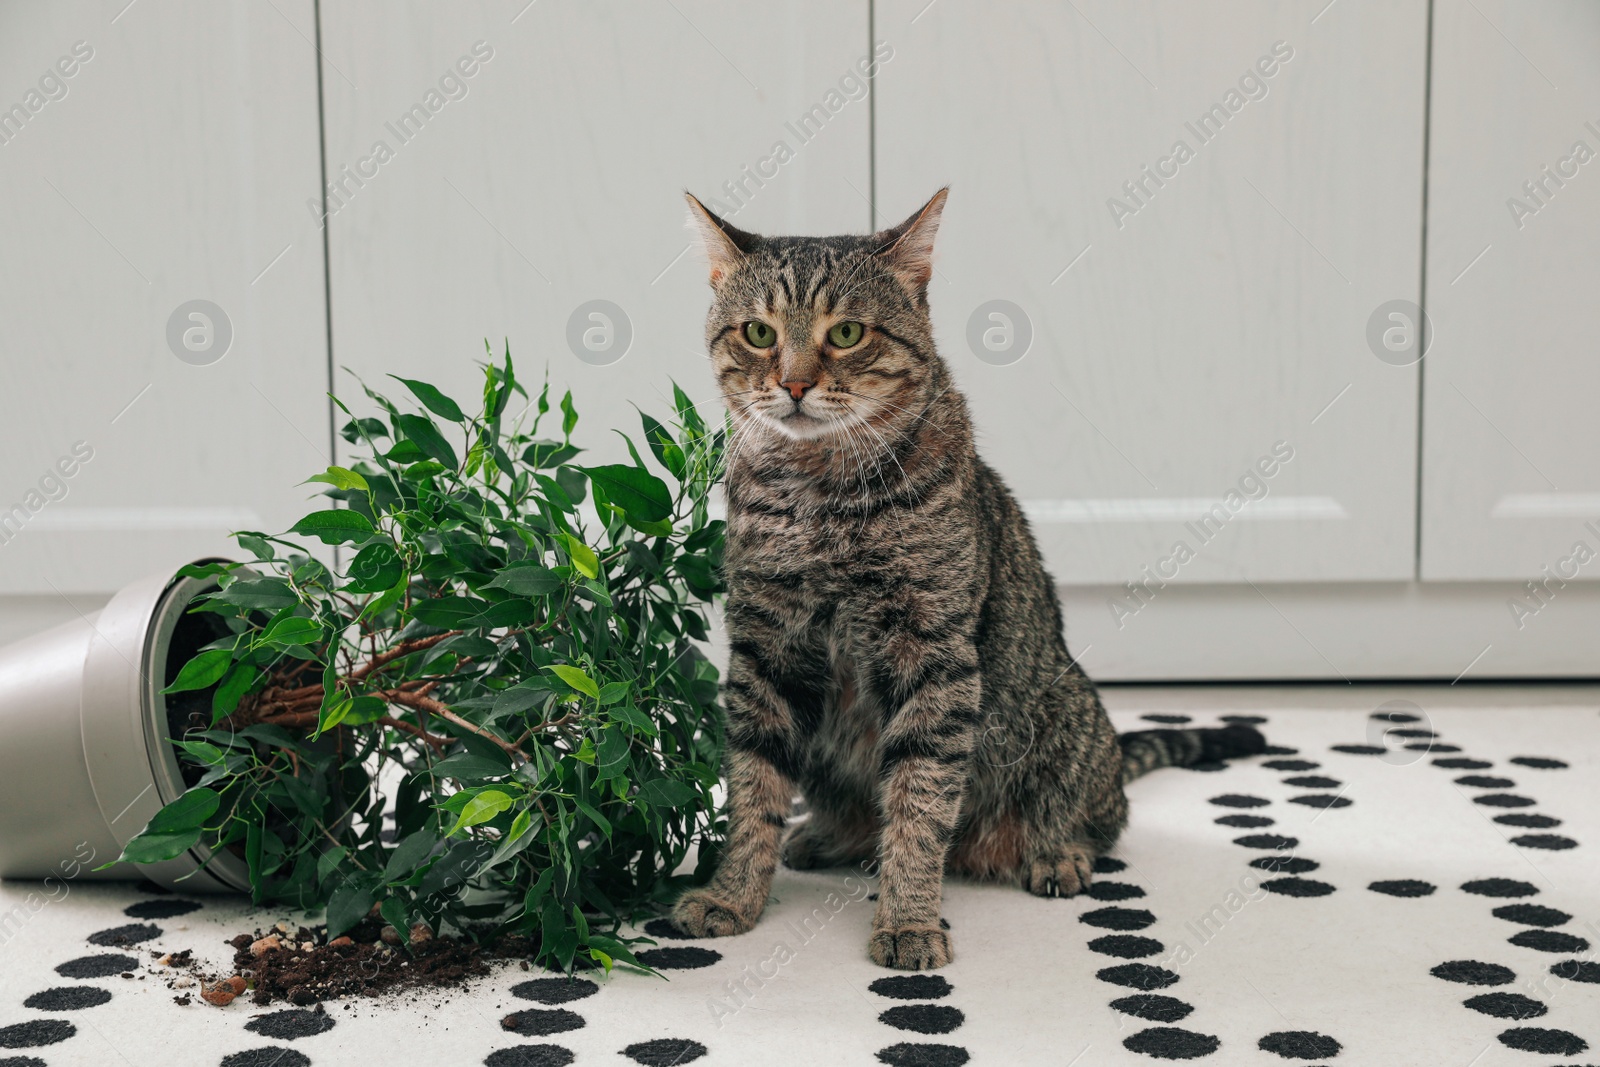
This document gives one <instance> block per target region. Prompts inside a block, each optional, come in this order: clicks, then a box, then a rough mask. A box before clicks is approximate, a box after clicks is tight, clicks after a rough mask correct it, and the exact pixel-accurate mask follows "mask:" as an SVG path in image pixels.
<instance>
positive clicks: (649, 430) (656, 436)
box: [639, 411, 689, 482]
mask: <svg viewBox="0 0 1600 1067" xmlns="http://www.w3.org/2000/svg"><path fill="white" fill-rule="evenodd" d="M639 418H640V420H641V421H642V422H643V423H644V439H645V442H646V443H647V444H648V445H649V446H650V451H651V452H653V453H655V457H656V459H657V461H659V462H660V464H661V465H662V466H663V467H665V468H667V470H668V471H670V472H671V473H672V476H673V477H674V478H676V479H678V481H680V482H681V481H683V476H684V474H686V473H687V472H688V469H689V465H688V461H687V460H685V459H684V457H683V449H682V448H681V447H680V446H679V445H678V443H677V442H676V441H674V440H673V439H672V434H671V433H669V432H667V428H666V427H665V426H663V425H661V423H659V422H657V421H656V420H655V419H653V418H651V417H650V416H649V415H647V414H645V413H644V412H642V411H641V412H639Z"/></svg>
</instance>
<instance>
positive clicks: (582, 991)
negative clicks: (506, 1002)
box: [511, 978, 600, 1004]
mask: <svg viewBox="0 0 1600 1067" xmlns="http://www.w3.org/2000/svg"><path fill="white" fill-rule="evenodd" d="M598 992H600V987H599V986H597V985H595V984H594V983H593V982H591V981H589V980H588V979H587V978H534V979H532V980H530V981H527V982H519V983H517V984H516V985H514V986H512V987H511V995H512V996H514V997H521V998H522V999H523V1000H533V1001H537V1002H538V1003H540V1004H568V1003H571V1002H572V1001H574V1000H582V999H583V998H584V997H592V996H594V995H595V994H596V993H598Z"/></svg>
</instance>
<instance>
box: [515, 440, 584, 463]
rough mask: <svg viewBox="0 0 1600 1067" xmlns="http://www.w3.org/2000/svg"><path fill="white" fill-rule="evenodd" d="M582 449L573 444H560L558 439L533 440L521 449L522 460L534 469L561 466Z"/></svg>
mask: <svg viewBox="0 0 1600 1067" xmlns="http://www.w3.org/2000/svg"><path fill="white" fill-rule="evenodd" d="M582 451H583V449H581V448H578V447H577V446H575V445H570V444H562V443H561V442H560V441H535V442H534V443H533V444H531V445H529V446H528V447H527V448H526V449H524V450H523V453H522V462H524V463H526V464H527V465H528V466H530V467H532V468H534V469H535V470H546V469H548V468H550V467H559V466H561V464H563V463H565V462H567V461H568V460H570V459H572V458H573V457H574V456H576V455H577V454H578V453H579V452H582Z"/></svg>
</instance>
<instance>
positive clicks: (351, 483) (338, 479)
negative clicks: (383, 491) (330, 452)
mask: <svg viewBox="0 0 1600 1067" xmlns="http://www.w3.org/2000/svg"><path fill="white" fill-rule="evenodd" d="M307 482H323V483H325V484H327V485H331V486H333V487H334V488H335V489H359V490H361V491H362V492H363V493H367V492H371V490H369V489H368V488H367V480H366V479H365V478H363V477H362V476H361V475H359V474H357V473H356V472H355V471H353V470H350V469H349V468H348V467H329V468H328V469H327V471H326V472H324V473H322V474H313V475H312V476H311V477H309V478H307V479H306V480H305V482H301V483H300V484H301V485H305V484H306V483H307Z"/></svg>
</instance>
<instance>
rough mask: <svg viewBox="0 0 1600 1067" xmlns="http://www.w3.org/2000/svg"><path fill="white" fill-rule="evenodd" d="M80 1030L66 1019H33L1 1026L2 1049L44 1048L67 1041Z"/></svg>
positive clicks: (0, 1041)
mask: <svg viewBox="0 0 1600 1067" xmlns="http://www.w3.org/2000/svg"><path fill="white" fill-rule="evenodd" d="M77 1032H78V1028H77V1027H76V1026H73V1025H72V1024H71V1023H69V1022H67V1021H66V1020H64V1019H32V1020H30V1021H28V1022H25V1023H16V1024H14V1025H12V1026H0V1048H42V1047H44V1046H45V1045H54V1044H55V1043H56V1042H58V1041H65V1040H66V1039H67V1038H69V1037H71V1036H72V1035H73V1034H75V1033H77Z"/></svg>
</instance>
